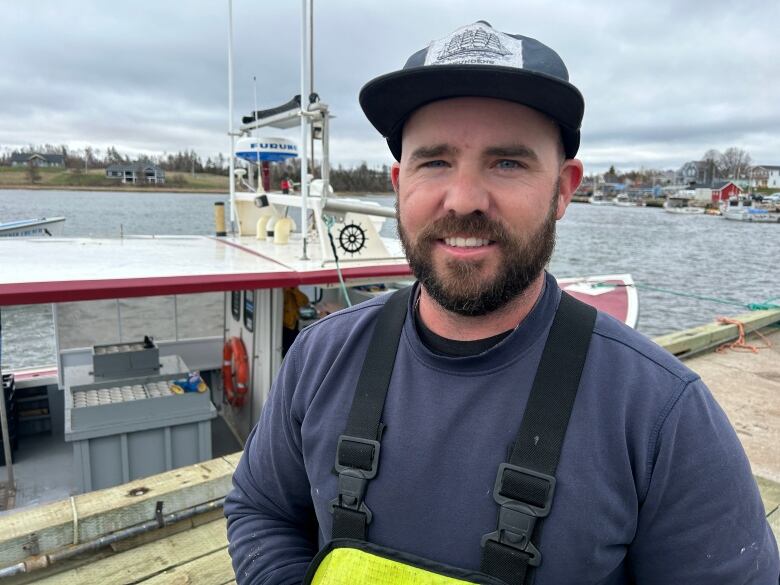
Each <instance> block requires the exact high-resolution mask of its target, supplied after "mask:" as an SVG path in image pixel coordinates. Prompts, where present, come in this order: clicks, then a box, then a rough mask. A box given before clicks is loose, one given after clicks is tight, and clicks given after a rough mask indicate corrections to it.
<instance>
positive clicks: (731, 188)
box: [712, 181, 742, 204]
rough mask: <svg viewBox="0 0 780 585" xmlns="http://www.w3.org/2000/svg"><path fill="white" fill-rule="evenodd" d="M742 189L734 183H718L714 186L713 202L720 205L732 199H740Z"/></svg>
mask: <svg viewBox="0 0 780 585" xmlns="http://www.w3.org/2000/svg"><path fill="white" fill-rule="evenodd" d="M741 194H742V189H741V188H740V187H739V185H737V184H735V183H734V182H733V181H716V182H715V183H713V184H712V202H713V203H716V204H717V203H720V202H721V201H728V200H729V199H731V198H732V197H739V196H740V195H741Z"/></svg>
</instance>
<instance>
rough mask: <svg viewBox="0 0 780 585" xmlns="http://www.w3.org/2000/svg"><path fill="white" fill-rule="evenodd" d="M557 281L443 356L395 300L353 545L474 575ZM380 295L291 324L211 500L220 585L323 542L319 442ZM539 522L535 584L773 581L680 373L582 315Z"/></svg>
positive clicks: (326, 483)
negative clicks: (579, 352)
mask: <svg viewBox="0 0 780 585" xmlns="http://www.w3.org/2000/svg"><path fill="white" fill-rule="evenodd" d="M559 299H560V289H559V288H558V286H557V285H556V283H555V280H554V279H553V278H552V277H551V276H549V275H547V277H546V285H545V289H544V293H543V294H542V296H541V298H540V299H539V301H538V302H537V304H536V307H535V308H534V309H533V311H532V312H531V313H530V314H529V315H528V316H527V317H526V318H525V319H524V320H523V322H522V323H521V325H520V326H519V327H518V328H517V329H516V330H515V331H514V332H513V333H512V334H511V335H509V336H508V337H506V338H505V339H504V340H503V341H501V342H500V343H498V344H497V345H495V346H494V347H492V348H491V349H489V350H488V351H485V352H484V353H482V354H479V355H477V356H471V357H446V356H442V355H437V354H435V353H433V352H431V351H429V350H428V349H427V348H426V346H425V345H423V344H422V343H421V341H420V339H419V337H418V334H417V332H416V329H415V327H414V323H413V319H412V318H411V310H412V308H411V306H410V307H409V311H410V313H409V315H408V316H407V320H406V323H405V326H404V330H403V333H402V337H401V341H400V343H399V349H398V355H397V359H396V364H395V369H394V371H393V378H392V381H391V384H390V389H389V392H388V396H387V401H386V404H385V410H384V414H383V421H384V423H385V424H386V430H385V433H384V435H383V437H382V452H381V460H380V465H379V473H378V475H377V477H376V478H375V479H374V480H373V481H371V483H370V485H369V487H368V491H367V494H366V503H367V505H368V506H369V507H370V509H371V510H372V512H373V515H374V519H373V522H372V523H371V525H370V527H369V539H370V540H371V541H372V542H375V543H377V544H380V545H384V546H388V547H392V548H395V549H399V550H401V551H404V552H407V553H411V554H414V555H417V556H421V557H425V558H428V559H432V560H435V561H439V562H442V563H446V564H449V565H454V566H457V567H462V568H467V569H479V564H480V554H481V549H480V538H481V537H482V535H484V534H486V533H488V532H492V531H494V530H495V529H496V522H497V513H498V506H497V504H496V503H495V501H494V500H493V497H492V490H493V483H494V481H495V477H496V472H497V470H498V466H499V464H500V463H501V462H503V461H505V459H506V456H507V449H508V447H509V445H510V444H511V443H512V441H513V440H514V437H515V435H516V433H517V431H518V428H519V425H520V421H521V419H522V414H523V410H524V408H525V404H526V401H527V398H528V394H529V392H530V389H531V384H532V381H533V377H534V374H535V372H536V368H537V365H538V362H539V358H540V356H541V352H542V348H543V347H544V343H545V340H546V336H547V333H548V330H549V327H550V325H551V322H552V318H553V315H554V313H555V310H556V308H557V305H558V301H559ZM384 300H385V299H384V298H378V299H375V300H372V301H370V302H367V303H363V304H361V305H358V306H355V307H352V308H350V309H347V310H344V311H341V312H339V313H336V314H333V315H330V316H328V317H327V318H325V319H322V320H321V321H319V322H317V323H316V324H314V325H312V326H310V327H308V328H306V329H305V330H304V331H302V332H301V334H300V335H299V337H298V339H297V340H296V342H295V344H294V345H293V347H292V349H291V350H290V353H289V354H288V356H287V358H286V359H285V361H284V363H283V365H282V369H281V371H280V373H279V376H278V378H277V380H276V382H275V383H274V386H273V389H272V392H271V395H270V397H269V400H268V402H267V403H266V405H265V408H264V410H263V414H262V417H261V420H260V421H259V422H258V424H257V426H256V428H255V429H254V430H253V431H252V433H251V435H250V437H249V440H248V441H247V444H246V449H245V451H244V454H243V457H242V458H241V461H240V463H239V465H238V468H237V469H236V472H235V475H234V477H233V485H234V488H233V490H232V491H231V493H230V494H229V496H228V498H227V500H226V502H225V514H226V516H227V518H228V537H229V541H230V547H229V551H230V554H231V557H232V560H233V567H234V569H235V571H236V578H237V581H238V583H240V584H246V583H255V584H260V583H262V584H269V585H270V584H294V583H300V581H301V579H302V577H303V574H304V572H305V570H306V567H307V565H308V563H309V561H310V560H311V558H312V557H313V556H314V554H316V552H317V550H318V548H319V547H321V546H323V545H324V544H325V543H326V542H327V541H328V540H329V539H330V537H331V515H330V512H329V507H328V503H329V502H330V501H331V500H332V499H333V498H335V497H336V492H337V476H336V475H335V474H334V472H333V464H334V460H335V451H336V442H337V439H338V436H339V435H340V434H342V432H343V431H344V428H345V426H346V419H347V415H348V411H349V407H350V405H351V402H352V395H353V392H354V388H355V384H356V381H357V377H358V375H359V372H360V368H361V365H362V362H363V358H364V356H365V352H366V349H367V346H368V343H369V339H370V337H371V333H372V331H373V327H374V322H375V319H376V316H377V313H378V309H379V307H380V306H381V305H382V303H383V302H384ZM556 475H557V485H556V493H555V500H554V503H553V507H552V512H551V513H550V516H549V517H548V518H547V519H546V521H545V523H544V530H543V531H542V534H541V540H540V542H539V549H540V551H541V553H542V556H543V562H542V565H541V567H540V568H539V569H538V570H537V574H536V585H567V584H572V585H574V584H576V585H587V584H596V583H598V584H604V585H607V584H609V585H612V584H615V585H616V584H629V583H638V584H642V585H670V584H686V585H698V584H701V585H704V584H706V585H713V584H729V585H731V584H755V585H758V584H760V585H766V584H770V583H771V584H775V583H778V574H779V573H780V568H778V567H779V566H780V561H778V552H777V545H776V543H775V541H774V538H773V536H772V533H771V530H770V528H769V526H768V524H767V522H766V519H765V512H764V508H763V505H762V502H761V499H760V496H759V492H758V489H757V487H756V484H755V481H754V479H753V477H752V475H751V472H750V465H749V463H748V461H747V458H746V457H745V454H744V452H743V450H742V447H741V445H740V443H739V440H738V439H737V436H736V434H735V432H734V430H733V429H732V427H731V425H730V424H729V422H728V420H727V418H726V416H725V414H724V413H723V411H722V410H721V409H720V407H719V406H718V405H717V403H716V402H715V401H714V399H713V397H712V396H711V394H710V392H709V391H708V389H707V388H706V387H705V386H704V384H703V383H702V382H701V380H700V379H699V378H698V376H697V375H696V374H694V373H693V372H691V371H690V370H688V369H687V368H686V367H685V366H684V365H682V364H681V363H680V362H679V361H678V360H677V359H676V358H674V357H673V356H671V355H670V354H668V353H667V352H666V351H664V350H663V349H661V348H659V347H658V346H657V345H655V344H654V343H653V342H652V341H650V340H648V339H646V338H645V337H643V336H642V335H640V334H638V333H637V332H635V331H633V330H631V329H629V328H627V327H625V326H624V325H623V324H621V323H619V322H617V321H616V320H614V319H612V318H611V317H609V316H607V315H604V314H599V315H598V318H597V320H596V326H595V331H594V335H593V338H592V340H591V345H590V349H589V352H588V358H587V361H586V364H585V369H584V372H583V377H582V381H581V384H580V389H579V392H578V394H577V398H576V401H575V404H574V408H573V411H572V417H571V421H570V423H569V427H568V431H567V434H566V439H565V441H564V445H563V449H562V452H561V458H560V463H559V466H558V471H557V474H556Z"/></svg>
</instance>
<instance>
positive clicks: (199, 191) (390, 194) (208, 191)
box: [0, 184, 395, 197]
mask: <svg viewBox="0 0 780 585" xmlns="http://www.w3.org/2000/svg"><path fill="white" fill-rule="evenodd" d="M0 191H95V192H101V191H102V192H106V193H123V192H125V191H126V192H128V193H187V194H192V195H201V194H202V195H224V196H225V197H230V193H229V192H228V191H222V190H220V189H196V188H189V189H188V188H186V187H171V188H169V189H148V188H145V187H121V188H119V189H117V188H115V187H96V186H84V187H77V186H73V185H2V184H0ZM246 192H247V191H236V193H237V194H238V193H246ZM293 195H295V193H293ZM335 195H336V196H337V197H339V196H345V197H365V196H367V195H370V196H377V197H385V196H387V197H394V196H395V193H393V192H392V191H390V192H388V193H365V192H362V191H361V192H350V191H337V192H336V193H335Z"/></svg>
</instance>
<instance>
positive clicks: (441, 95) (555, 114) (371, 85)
mask: <svg viewBox="0 0 780 585" xmlns="http://www.w3.org/2000/svg"><path fill="white" fill-rule="evenodd" d="M456 97H489V98H496V99H502V100H508V101H511V102H516V103H518V104H522V105H525V106H528V107H530V108H533V109H535V110H538V111H540V112H542V113H543V114H545V115H547V116H549V117H550V118H552V119H553V120H554V121H555V122H556V123H557V124H558V125H559V127H560V129H561V138H562V140H563V147H564V151H565V153H566V157H567V158H573V157H574V155H576V153H577V150H578V148H579V142H580V131H579V128H580V123H581V122H582V116H583V113H584V109H585V105H584V100H583V98H582V94H581V93H580V92H579V90H578V89H577V88H576V87H574V86H573V85H572V84H570V83H567V82H565V81H563V80H561V79H558V78H555V77H552V76H549V75H544V74H542V73H536V72H533V71H528V70H523V69H516V68H514V67H495V66H492V67H489V68H488V67H484V66H480V65H436V66H425V67H415V68H412V69H403V70H401V71H396V72H393V73H388V74H387V75H382V76H381V77H377V78H376V79H373V80H371V81H369V82H368V83H367V84H366V85H365V86H363V89H361V90H360V106H361V107H362V108H363V111H364V112H365V114H366V117H367V118H368V120H369V121H370V122H371V123H372V124H373V125H374V127H375V128H376V129H377V130H378V131H379V132H380V133H381V134H382V136H384V137H385V138H387V143H388V146H390V151H391V152H392V153H393V156H395V158H396V160H400V158H401V130H402V128H403V125H404V123H405V122H406V119H407V118H408V117H409V116H410V115H411V113H412V112H414V111H415V110H416V109H418V108H420V107H422V106H424V105H425V104H428V103H431V102H434V101H438V100H442V99H449V98H456Z"/></svg>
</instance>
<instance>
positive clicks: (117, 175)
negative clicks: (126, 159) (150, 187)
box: [106, 162, 165, 184]
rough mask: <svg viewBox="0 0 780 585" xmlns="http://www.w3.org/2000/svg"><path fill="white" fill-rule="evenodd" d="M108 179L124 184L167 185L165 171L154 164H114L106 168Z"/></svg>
mask: <svg viewBox="0 0 780 585" xmlns="http://www.w3.org/2000/svg"><path fill="white" fill-rule="evenodd" d="M106 178H108V179H116V180H118V181H121V182H122V183H134V184H136V183H155V184H163V183H165V171H164V170H163V169H161V168H160V167H158V166H157V165H154V164H152V163H142V162H140V163H128V164H112V165H108V167H107V168H106Z"/></svg>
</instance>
